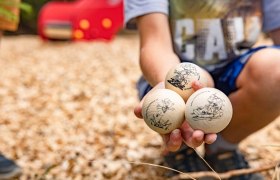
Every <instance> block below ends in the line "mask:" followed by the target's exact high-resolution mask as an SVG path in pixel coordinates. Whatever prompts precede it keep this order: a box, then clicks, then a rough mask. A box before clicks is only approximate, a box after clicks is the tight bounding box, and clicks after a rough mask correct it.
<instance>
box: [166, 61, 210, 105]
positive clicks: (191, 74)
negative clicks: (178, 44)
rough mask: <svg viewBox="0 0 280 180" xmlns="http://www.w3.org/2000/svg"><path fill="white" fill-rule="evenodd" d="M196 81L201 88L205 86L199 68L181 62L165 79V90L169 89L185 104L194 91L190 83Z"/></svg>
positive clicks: (205, 82) (203, 77) (205, 80)
mask: <svg viewBox="0 0 280 180" xmlns="http://www.w3.org/2000/svg"><path fill="white" fill-rule="evenodd" d="M195 80H198V81H199V82H200V83H202V85H203V86H206V85H207V77H205V75H204V73H203V70H202V68H200V67H199V66H197V65H195V64H193V63H188V62H183V63H180V64H178V65H176V66H174V67H173V68H171V69H170V70H169V71H168V73H167V75H166V78H165V88H167V89H171V90H173V91H175V92H176V93H178V94H179V95H180V96H181V97H182V98H183V99H184V101H185V102H186V101H187V99H188V98H189V97H190V95H191V94H192V93H194V90H193V89H192V82H193V81H195Z"/></svg>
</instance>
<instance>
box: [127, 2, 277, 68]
mask: <svg viewBox="0 0 280 180" xmlns="http://www.w3.org/2000/svg"><path fill="white" fill-rule="evenodd" d="M153 12H159V13H164V14H167V15H168V16H169V19H170V25H171V32H172V38H173V42H174V49H175V51H176V53H177V54H178V56H179V57H180V59H181V60H182V61H190V62H193V63H195V64H198V65H200V66H202V67H204V68H205V69H207V70H208V71H214V70H215V69H216V68H222V67H224V66H225V65H227V64H228V63H229V62H230V61H231V60H232V59H234V58H236V57H237V56H239V55H241V54H243V53H244V52H245V51H247V50H248V49H250V48H252V46H253V45H254V44H255V43H256V41H257V39H258V37H259V35H260V33H261V31H262V30H263V31H265V32H268V31H271V30H274V29H277V28H280V18H279V15H280V0H196V1H194V0H126V1H125V22H126V24H129V23H131V22H132V23H133V21H132V20H133V19H134V18H136V17H138V16H141V15H144V14H148V13H153Z"/></svg>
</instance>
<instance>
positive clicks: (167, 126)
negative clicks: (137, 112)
mask: <svg viewBox="0 0 280 180" xmlns="http://www.w3.org/2000/svg"><path fill="white" fill-rule="evenodd" d="M142 115H143V118H144V120H145V122H146V124H147V125H148V126H149V127H150V128H151V129H152V130H154V131H156V132H158V133H160V134H167V133H170V132H171V131H172V130H174V129H176V128H179V127H180V126H181V124H182V123H183V121H184V120H185V102H184V100H183V99H182V98H181V96H180V95H178V94H177V93H176V92H174V91H172V90H169V89H157V90H155V91H153V92H151V93H149V94H148V95H147V96H146V97H145V99H144V102H143V106H142Z"/></svg>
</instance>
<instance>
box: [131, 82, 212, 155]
mask: <svg viewBox="0 0 280 180" xmlns="http://www.w3.org/2000/svg"><path fill="white" fill-rule="evenodd" d="M192 87H193V89H194V90H195V91H196V90H198V89H200V88H202V85H201V84H200V83H199V82H198V81H195V82H193V84H192ZM160 88H164V83H163V82H161V83H159V84H157V85H156V86H155V87H154V88H153V89H152V90H151V91H150V92H152V91H153V90H155V89H160ZM150 92H149V93H150ZM144 98H145V97H144ZM144 98H143V99H144ZM142 104H143V100H142V101H141V102H140V103H139V104H138V106H136V107H135V108H134V114H135V115H136V116H137V117H138V118H141V119H142V118H143V117H142V113H141V111H142ZM162 137H163V141H164V143H165V152H168V151H177V150H178V149H179V148H180V147H181V145H182V143H186V145H187V146H190V147H193V148H195V147H198V146H200V145H201V144H202V143H206V144H211V143H213V142H214V141H215V140H216V138H217V135H216V134H204V132H203V131H201V130H193V129H192V128H191V127H190V126H189V125H188V123H187V121H184V123H183V124H182V126H181V127H180V128H179V129H175V130H173V131H172V132H171V133H169V134H166V135H162Z"/></svg>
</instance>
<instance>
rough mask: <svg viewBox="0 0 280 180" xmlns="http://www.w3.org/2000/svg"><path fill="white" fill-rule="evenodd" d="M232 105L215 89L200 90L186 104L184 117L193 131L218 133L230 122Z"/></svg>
mask: <svg viewBox="0 0 280 180" xmlns="http://www.w3.org/2000/svg"><path fill="white" fill-rule="evenodd" d="M232 111H233V110H232V105H231V102H230V100H229V99H228V97H227V96H226V95H225V94H224V93H223V92H222V91H220V90H218V89H215V88H202V89H199V90H197V91H196V92H194V93H193V94H192V95H191V96H190V98H189V99H188V101H187V102H186V111H185V117H186V120H187V122H188V123H189V125H190V126H191V127H192V128H193V129H200V130H202V131H203V132H204V133H218V132H220V131H222V130H223V129H224V128H225V127H226V126H227V125H228V124H229V123H230V121H231V118H232Z"/></svg>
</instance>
